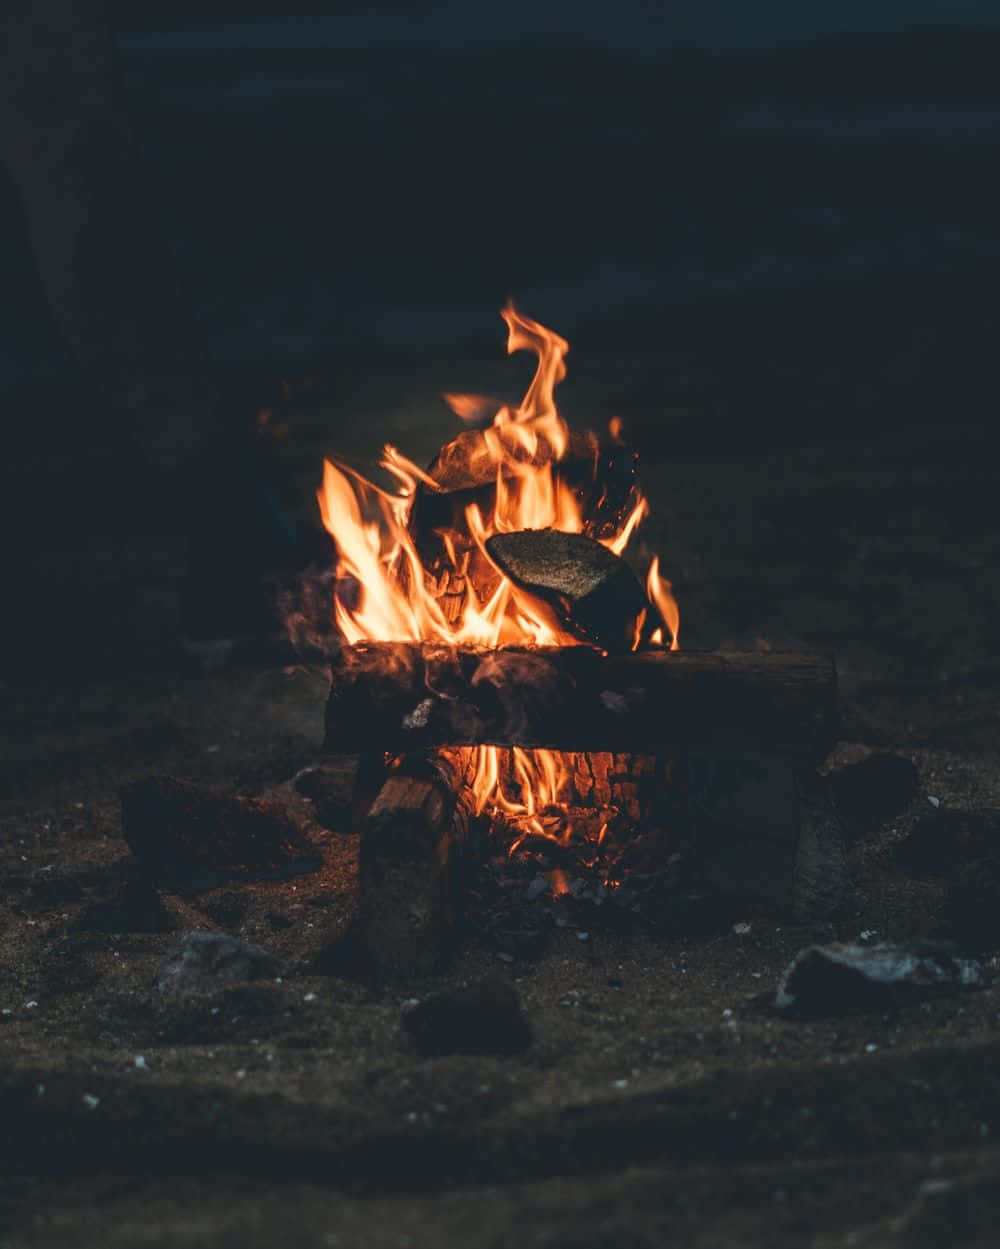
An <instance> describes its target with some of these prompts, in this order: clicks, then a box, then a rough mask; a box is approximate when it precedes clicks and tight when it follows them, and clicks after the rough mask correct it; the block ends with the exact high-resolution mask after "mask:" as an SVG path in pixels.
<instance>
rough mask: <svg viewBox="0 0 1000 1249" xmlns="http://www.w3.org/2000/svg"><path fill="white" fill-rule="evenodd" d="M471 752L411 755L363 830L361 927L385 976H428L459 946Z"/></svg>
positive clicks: (371, 958) (369, 953) (375, 966)
mask: <svg viewBox="0 0 1000 1249" xmlns="http://www.w3.org/2000/svg"><path fill="white" fill-rule="evenodd" d="M468 756H469V752H468V751H460V750H453V751H440V752H437V753H436V754H434V755H433V756H430V757H428V758H426V759H418V760H412V759H411V760H407V761H406V762H405V763H404V764H403V765H402V766H401V767H400V768H399V769H398V770H397V771H396V772H394V773H393V774H391V775H390V776H389V777H388V779H387V780H386V781H385V783H384V784H383V785H382V788H381V789H380V791H379V793H378V796H377V797H376V798H375V801H374V802H373V803H372V804H371V807H370V809H369V810H368V813H367V816H366V818H365V820H364V823H363V825H362V829H361V854H360V863H359V872H360V880H359V885H360V896H359V907H360V910H359V927H360V936H361V942H362V945H363V947H364V951H365V955H366V957H367V960H368V963H369V965H370V967H371V970H372V971H373V972H374V973H375V975H376V977H377V978H378V979H380V980H394V979H399V978H402V977H406V976H413V975H425V974H427V973H429V972H432V971H434V970H435V969H437V968H438V967H440V966H441V965H442V964H443V963H444V962H445V961H446V960H447V957H448V954H449V952H450V950H451V946H452V936H453V928H454V918H455V911H456V904H457V903H458V902H459V900H460V895H461V892H462V889H461V878H462V876H463V874H464V871H465V865H466V862H467V860H468V857H469V856H470V854H471V853H472V852H473V843H474V837H472V836H470V816H471V791H470V790H469V789H468V787H467V786H466V784H465V780H466V766H467V764H468Z"/></svg>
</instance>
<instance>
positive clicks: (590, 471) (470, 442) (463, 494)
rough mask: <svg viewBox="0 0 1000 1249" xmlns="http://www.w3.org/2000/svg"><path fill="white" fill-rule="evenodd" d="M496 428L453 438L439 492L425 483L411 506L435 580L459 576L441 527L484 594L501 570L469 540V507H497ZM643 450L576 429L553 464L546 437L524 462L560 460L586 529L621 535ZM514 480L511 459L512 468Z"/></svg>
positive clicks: (444, 454) (439, 466)
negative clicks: (638, 452)
mask: <svg viewBox="0 0 1000 1249" xmlns="http://www.w3.org/2000/svg"><path fill="white" fill-rule="evenodd" d="M495 436H496V435H495V433H494V432H493V431H485V432H484V431H480V430H466V431H464V432H463V433H461V434H459V435H458V436H457V437H455V438H453V439H452V440H451V442H449V443H446V444H445V446H444V447H442V448H441V450H440V451H439V452H438V454H437V456H436V457H435V459H434V460H432V461H431V463H430V465H429V467H428V475H429V476H430V478H431V479H432V480H433V481H434V482H435V483H436V486H437V489H434V488H433V487H431V486H429V485H427V484H426V483H424V482H420V483H419V484H418V486H417V490H416V493H415V495H414V498H413V506H412V508H411V511H410V522H409V527H410V532H411V534H412V535H413V538H414V542H415V543H416V547H417V550H418V551H419V552H420V555H421V558H422V559H423V561H424V565H425V567H426V568H428V569H429V570H431V571H432V572H433V573H434V575H435V577H440V576H441V575H442V573H444V572H445V571H450V572H451V573H452V574H454V573H455V571H456V570H455V569H454V568H453V567H452V565H451V560H450V558H449V554H448V551H447V549H446V547H445V545H444V543H443V541H442V538H441V534H442V532H447V533H448V534H449V535H450V538H451V549H452V550H454V551H455V552H456V553H457V554H458V556H459V559H460V560H461V559H465V558H466V557H468V558H469V559H470V560H471V563H470V564H469V565H468V566H467V567H466V568H465V569H464V571H463V572H462V573H461V574H460V576H463V577H464V576H466V575H467V576H469V577H470V578H471V580H472V583H473V586H474V587H475V589H476V590H477V592H478V593H479V595H480V598H481V599H484V598H486V597H488V596H489V594H490V592H491V591H492V589H493V588H494V587H495V584H496V580H497V577H496V572H495V570H494V569H493V568H492V566H491V565H489V563H488V562H487V561H486V560H484V559H483V558H482V556H481V555H480V553H479V551H478V548H476V546H475V544H474V543H473V542H472V541H471V539H470V538H469V537H468V524H467V521H466V509H467V508H468V507H469V506H470V505H473V504H474V505H475V506H476V507H478V508H479V510H480V512H482V513H483V515H488V514H489V513H490V512H492V510H493V506H494V502H495V497H496V481H497V461H496V458H495V455H494V453H493V451H492V450H491V448H490V441H491V440H492V439H493V438H495ZM637 458H638V457H637V455H636V453H635V452H634V451H632V450H630V449H629V448H628V447H625V446H622V445H621V444H620V443H618V442H602V441H601V440H600V439H599V438H598V437H597V435H596V434H593V433H583V434H581V433H571V434H570V435H569V443H568V445H567V447H566V451H565V454H564V455H563V456H562V458H561V459H559V460H558V461H554V458H553V452H552V447H551V446H550V444H549V443H548V442H547V441H546V440H545V439H544V438H539V441H538V445H537V448H536V451H535V454H534V456H532V457H531V458H530V459H528V458H527V455H526V453H525V458H524V460H523V463H525V464H531V465H533V466H534V467H540V466H542V465H545V464H553V467H554V469H555V471H556V472H557V474H558V477H559V479H560V481H562V482H563V483H564V484H565V485H566V486H567V487H568V488H569V489H570V490H571V491H572V492H573V494H574V495H575V496H576V498H577V501H578V504H579V506H580V509H581V514H582V516H583V520H584V528H585V532H586V533H588V534H589V535H591V536H592V537H595V538H601V537H609V536H611V535H613V534H615V533H617V532H618V530H619V529H620V528H621V525H622V523H623V521H624V518H625V516H626V514H627V513H628V511H629V509H630V508H631V507H632V506H633V504H634V503H635V484H636V462H637ZM504 475H505V477H506V479H508V480H511V479H512V478H513V470H512V469H511V468H510V466H509V464H508V466H507V469H506V471H505V474H504Z"/></svg>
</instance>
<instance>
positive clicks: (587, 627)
mask: <svg viewBox="0 0 1000 1249" xmlns="http://www.w3.org/2000/svg"><path fill="white" fill-rule="evenodd" d="M486 550H487V552H488V553H489V555H490V558H491V559H493V560H494V561H495V562H496V564H497V566H498V567H499V568H500V569H501V570H502V571H503V572H505V573H506V574H507V576H508V577H510V579H511V581H513V582H514V584H515V585H517V586H520V587H521V588H522V589H524V590H527V591H529V592H530V593H532V594H536V595H537V596H538V597H539V598H541V599H543V600H544V601H545V602H547V603H550V604H551V605H552V606H554V607H555V608H556V610H557V611H558V613H559V616H560V619H561V621H562V623H563V624H564V625H565V627H566V628H568V629H569V630H570V631H571V632H572V633H574V634H576V636H578V637H582V638H584V639H586V640H588V641H591V642H593V643H594V644H595V645H596V646H600V647H601V648H602V649H603V650H607V651H614V652H627V651H630V650H631V649H632V647H633V645H634V644H635V639H636V633H637V630H638V624H639V617H640V616H641V615H642V613H643V612H644V611H646V610H647V608H648V607H649V603H648V601H647V598H646V594H645V591H644V590H643V588H642V586H641V585H640V584H639V582H638V580H637V579H636V576H635V573H634V572H633V571H632V569H631V568H629V566H628V564H626V563H625V561H624V560H623V559H621V558H620V557H619V556H617V555H615V554H614V552H613V551H609V550H608V548H607V547H606V546H602V545H601V543H600V542H595V541H594V539H593V538H588V537H586V536H585V535H584V534H582V533H561V532H560V531H559V530H557V529H524V530H521V531H520V532H518V533H498V534H494V536H493V537H492V538H490V539H489V540H488V541H487V543H486Z"/></svg>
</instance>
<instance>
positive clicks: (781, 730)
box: [326, 642, 836, 764]
mask: <svg viewBox="0 0 1000 1249" xmlns="http://www.w3.org/2000/svg"><path fill="white" fill-rule="evenodd" d="M835 724H836V675H835V669H834V664H833V660H832V658H826V657H822V656H817V655H810V654H799V653H779V652H768V653H757V652H738V651H732V652H729V651H713V652H697V651H687V652H677V653H670V652H666V651H659V650H656V651H653V650H650V651H639V652H635V653H633V654H628V655H603V654H602V653H601V652H600V651H597V650H594V649H592V648H591V647H587V646H573V647H536V648H528V647H509V648H504V649H499V650H490V649H485V648H481V647H447V646H439V645H433V644H421V643H407V642H365V643H359V644H357V645H355V646H348V647H344V648H343V649H342V650H341V651H340V653H339V654H338V655H337V656H336V657H335V658H334V660H333V664H332V684H331V690H330V697H329V701H328V703H327V714H326V749H327V750H329V751H331V752H334V753H337V752H343V751H345V750H348V749H351V750H362V751H387V752H391V753H394V754H402V753H406V752H413V751H423V750H428V749H434V748H435V747H439V746H445V745H447V746H471V745H498V746H525V747H547V748H550V749H555V750H576V751H580V750H584V751H616V752H625V751H627V752H637V753H643V754H671V753H676V752H677V751H680V750H695V749H697V750H705V751H716V750H733V749H735V750H743V751H747V752H749V753H753V754H769V755H776V756H782V757H786V758H788V759H791V760H795V761H798V762H801V763H806V764H811V763H815V762H816V761H817V760H818V759H821V758H823V757H824V756H825V755H826V754H827V753H828V751H829V749H830V746H831V745H832V742H833V740H834V734H835Z"/></svg>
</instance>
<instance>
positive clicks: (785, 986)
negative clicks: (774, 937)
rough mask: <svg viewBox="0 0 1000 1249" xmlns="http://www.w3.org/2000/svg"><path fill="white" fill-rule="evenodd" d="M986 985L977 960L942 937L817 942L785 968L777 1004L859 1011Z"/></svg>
mask: <svg viewBox="0 0 1000 1249" xmlns="http://www.w3.org/2000/svg"><path fill="white" fill-rule="evenodd" d="M986 984H987V976H986V973H985V971H984V968H983V965H982V963H981V962H980V961H979V960H978V959H972V958H963V957H960V956H959V955H958V954H956V953H955V951H954V949H953V947H951V946H949V945H947V944H945V943H941V942H937V943H933V942H914V943H912V944H908V945H902V944H891V943H889V942H881V943H879V944H877V945H851V944H847V943H843V944H841V943H834V944H831V945H812V946H807V947H806V948H805V949H804V950H801V951H800V952H799V953H798V954H797V955H796V957H795V958H794V959H793V961H792V962H791V964H790V965H789V967H788V968H787V970H786V971H785V974H784V975H783V976H782V978H781V981H780V983H779V985H778V989H777V992H776V994H775V1005H776V1006H777V1008H778V1009H779V1010H782V1011H787V1012H789V1013H793V1014H796V1015H800V1016H810V1017H818V1016H822V1015H842V1014H857V1013H864V1012H866V1011H877V1010H885V1009H887V1008H889V1007H892V1006H897V1005H901V1004H904V1003H906V1002H911V1001H915V1000H920V999H922V998H929V997H940V996H944V995H947V994H951V993H958V992H961V991H962V990H967V989H982V988H985V987H986Z"/></svg>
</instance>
